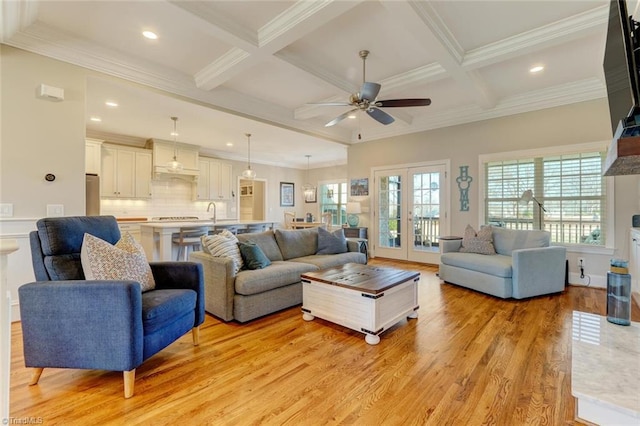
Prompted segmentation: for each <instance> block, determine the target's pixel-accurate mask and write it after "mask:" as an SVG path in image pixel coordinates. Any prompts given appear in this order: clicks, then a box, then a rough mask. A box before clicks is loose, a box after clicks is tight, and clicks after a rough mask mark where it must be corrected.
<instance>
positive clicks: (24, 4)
mask: <svg viewBox="0 0 640 426" xmlns="http://www.w3.org/2000/svg"><path fill="white" fill-rule="evenodd" d="M38 4H39V2H38V1H36V0H33V1H31V0H16V1H2V2H0V22H2V28H1V29H0V43H4V42H6V41H7V40H9V39H10V38H11V37H13V36H14V35H15V34H16V33H17V32H18V31H22V30H24V29H25V28H27V27H28V26H29V25H31V24H33V23H34V22H35V21H36V18H37V17H38Z"/></svg>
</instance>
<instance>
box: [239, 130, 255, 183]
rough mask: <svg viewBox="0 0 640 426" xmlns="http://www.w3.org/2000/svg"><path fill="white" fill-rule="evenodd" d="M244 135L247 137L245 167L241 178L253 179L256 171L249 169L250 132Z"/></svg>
mask: <svg viewBox="0 0 640 426" xmlns="http://www.w3.org/2000/svg"><path fill="white" fill-rule="evenodd" d="M244 135H245V136H246V137H247V168H246V169H245V170H243V171H242V178H243V179H249V180H253V179H255V178H256V172H255V170H251V133H245V134H244Z"/></svg>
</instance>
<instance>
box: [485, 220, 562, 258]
mask: <svg viewBox="0 0 640 426" xmlns="http://www.w3.org/2000/svg"><path fill="white" fill-rule="evenodd" d="M492 228H493V245H494V246H495V248H496V252H497V253H498V254H503V255H505V256H511V252H512V251H513V250H517V249H525V248H538V247H549V244H550V241H551V233H550V232H549V231H539V230H533V231H528V230H516V229H506V228H499V227H495V226H494V227H492Z"/></svg>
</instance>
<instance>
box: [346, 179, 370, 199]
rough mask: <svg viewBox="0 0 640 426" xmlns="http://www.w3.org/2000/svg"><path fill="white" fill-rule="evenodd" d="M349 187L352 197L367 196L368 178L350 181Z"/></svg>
mask: <svg viewBox="0 0 640 426" xmlns="http://www.w3.org/2000/svg"><path fill="white" fill-rule="evenodd" d="M349 187H350V188H351V191H350V192H351V196H352V197H359V196H366V195H369V178H360V179H351V184H350V185H349Z"/></svg>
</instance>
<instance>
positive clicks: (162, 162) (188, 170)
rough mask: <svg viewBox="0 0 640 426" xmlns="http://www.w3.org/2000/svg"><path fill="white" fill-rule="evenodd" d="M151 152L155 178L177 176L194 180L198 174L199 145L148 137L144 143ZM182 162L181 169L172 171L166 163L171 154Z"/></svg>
mask: <svg viewBox="0 0 640 426" xmlns="http://www.w3.org/2000/svg"><path fill="white" fill-rule="evenodd" d="M146 147H147V148H151V150H152V152H153V176H154V178H155V179H172V178H179V179H184V180H187V181H196V180H197V179H198V176H199V175H200V169H199V164H200V163H199V154H198V152H199V151H200V147H199V146H197V145H190V144H186V143H181V142H177V143H175V142H171V141H165V140H161V139H149V140H148V141H147V144H146ZM174 155H175V156H176V159H177V160H178V161H179V162H180V163H182V166H183V168H182V170H180V171H173V170H171V169H169V167H168V166H167V164H168V163H169V162H170V161H171V160H173V156H174Z"/></svg>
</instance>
